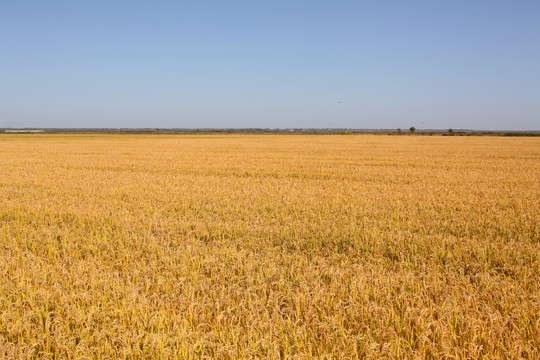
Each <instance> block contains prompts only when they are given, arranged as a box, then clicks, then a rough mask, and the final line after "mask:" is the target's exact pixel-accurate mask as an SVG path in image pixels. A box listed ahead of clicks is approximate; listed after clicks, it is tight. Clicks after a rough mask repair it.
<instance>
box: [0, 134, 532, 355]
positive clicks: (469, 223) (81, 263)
mask: <svg viewBox="0 0 540 360" xmlns="http://www.w3.org/2000/svg"><path fill="white" fill-rule="evenodd" d="M539 348H540V138H504V137H443V136H407V135H404V136H385V135H320V136H316V135H312V136H306V135H239V134H236V135H112V134H77V135H72V134H61V135H54V134H9V135H8V134H0V357H4V358H9V359H11V358H43V359H47V358H50V359H53V358H54V359H56V358H59V359H80V358H87V359H90V358H101V359H113V358H126V359H139V358H146V359H168V358H178V359H190V358H191V359H196V358H217V359H247V358H263V359H280V358H281V359H285V358H290V359H311V358H321V359H323V358H324V359H356V358H359V359H364V358H367V359H384V358H388V359H390V358H392V359H398V358H407V359H412V358H419V359H420V358H426V359H429V358H433V359H467V358H470V359H477V358H484V359H508V358H515V359H518V358H525V359H538V358H539V357H540V350H539Z"/></svg>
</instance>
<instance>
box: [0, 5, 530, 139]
mask: <svg viewBox="0 0 540 360" xmlns="http://www.w3.org/2000/svg"><path fill="white" fill-rule="evenodd" d="M539 18H540V2H538V1H532V0H524V1H519V2H510V1H487V0H478V1H446V2H434V1H416V0H412V1H407V2H403V1H384V2H381V1H377V2H375V1H339V2H330V1H322V0H318V1H309V2H308V1H296V0H293V1H284V0H283V1H282V0H280V1H271V2H270V1H266V2H248V1H227V2H222V1H199V2H192V1H188V2H173V1H162V2H152V3H150V2H144V1H115V2H106V1H92V2H82V1H79V2H70V1H49V2H40V1H24V2H8V1H0V45H1V50H0V54H1V56H0V69H2V71H1V74H2V76H1V78H0V79H1V82H0V127H13V128H22V127H48V128H51V127H69V128H77V127H80V128H98V127H109V128H129V127H131V128H144V127H157V128H248V127H250V128H292V127H299V128H300V127H304V128H329V127H330V128H403V129H408V128H409V127H410V126H415V127H416V128H417V129H447V128H464V129H480V130H538V129H540V101H539V99H540V46H539V42H538V35H539V34H540V21H538V19H539Z"/></svg>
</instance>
